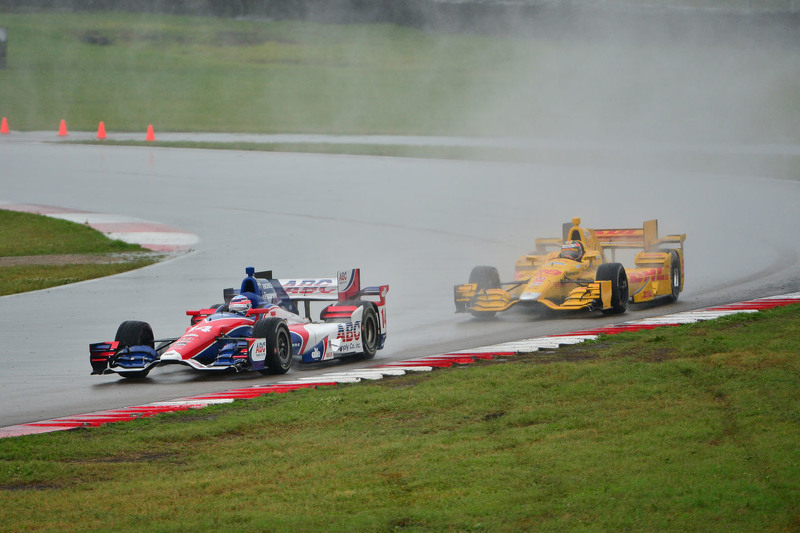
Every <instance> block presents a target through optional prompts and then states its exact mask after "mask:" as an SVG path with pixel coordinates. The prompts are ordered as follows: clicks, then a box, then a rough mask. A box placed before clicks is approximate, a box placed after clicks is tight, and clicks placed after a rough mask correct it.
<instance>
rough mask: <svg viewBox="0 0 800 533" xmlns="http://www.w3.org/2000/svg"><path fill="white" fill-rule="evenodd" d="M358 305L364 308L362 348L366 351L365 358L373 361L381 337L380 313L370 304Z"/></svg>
mask: <svg viewBox="0 0 800 533" xmlns="http://www.w3.org/2000/svg"><path fill="white" fill-rule="evenodd" d="M358 305H359V306H360V307H363V308H364V312H363V314H362V315H361V347H362V349H363V350H364V351H363V354H364V357H365V358H367V359H372V358H373V357H375V353H376V352H377V351H378V344H379V343H380V337H381V327H380V322H379V321H378V312H377V311H376V310H375V306H374V305H373V304H371V303H369V302H358Z"/></svg>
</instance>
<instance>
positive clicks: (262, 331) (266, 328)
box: [252, 317, 292, 374]
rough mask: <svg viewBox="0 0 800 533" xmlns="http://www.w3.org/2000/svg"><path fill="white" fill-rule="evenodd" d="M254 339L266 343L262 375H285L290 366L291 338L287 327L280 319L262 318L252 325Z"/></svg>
mask: <svg viewBox="0 0 800 533" xmlns="http://www.w3.org/2000/svg"><path fill="white" fill-rule="evenodd" d="M252 335H253V337H254V338H259V339H265V340H266V341H267V356H266V359H265V360H264V364H265V365H266V366H265V368H264V369H263V370H259V372H261V373H262V374H285V373H286V372H288V371H289V368H290V367H291V366H292V336H291V335H290V334H289V327H288V326H287V325H286V322H285V321H284V320H282V319H280V318H276V317H269V318H262V319H261V320H259V321H257V322H256V323H255V324H254V325H253V333H252Z"/></svg>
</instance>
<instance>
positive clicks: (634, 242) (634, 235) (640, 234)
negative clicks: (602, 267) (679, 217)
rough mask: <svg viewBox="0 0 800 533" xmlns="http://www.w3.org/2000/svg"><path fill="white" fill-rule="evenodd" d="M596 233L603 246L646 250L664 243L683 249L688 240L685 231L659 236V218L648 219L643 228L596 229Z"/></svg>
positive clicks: (599, 242)
mask: <svg viewBox="0 0 800 533" xmlns="http://www.w3.org/2000/svg"><path fill="white" fill-rule="evenodd" d="M594 234H595V236H596V237H597V242H598V244H600V245H601V246H602V247H603V248H638V249H642V250H645V251H650V250H654V249H656V248H658V247H660V246H663V245H668V246H669V245H678V246H677V247H679V248H680V249H681V250H683V241H685V240H686V234H685V233H682V234H680V235H667V236H666V237H661V238H659V236H658V220H647V221H645V222H644V224H643V225H642V227H641V228H621V229H596V230H594ZM670 247H672V248H674V247H675V246H670Z"/></svg>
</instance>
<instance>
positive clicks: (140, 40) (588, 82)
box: [0, 13, 800, 143]
mask: <svg viewBox="0 0 800 533" xmlns="http://www.w3.org/2000/svg"><path fill="white" fill-rule="evenodd" d="M0 24H2V25H3V26H6V27H7V28H8V42H9V45H8V65H9V66H8V68H7V69H6V70H3V71H0V82H1V83H2V86H3V92H2V94H1V95H0V114H2V115H3V116H7V117H8V118H9V122H10V126H11V128H12V130H13V129H18V130H53V131H55V130H56V129H57V128H58V124H59V120H60V119H62V118H63V119H66V120H67V122H68V126H69V128H70V129H74V130H82V131H96V130H97V126H98V123H99V121H101V120H102V121H104V122H105V124H106V127H107V129H108V130H109V131H111V132H113V131H132V132H143V131H145V129H146V127H147V125H148V124H153V125H154V127H155V129H156V131H157V132H158V131H162V132H166V131H191V132H195V131H197V132H199V131H211V132H260V133H276V132H277V133H287V132H299V133H352V134H365V133H383V134H423V135H426V134H428V135H430V134H433V135H439V134H445V135H530V136H533V137H536V138H551V137H552V138H566V139H586V138H589V139H599V140H602V141H606V140H609V139H610V138H614V137H615V136H619V137H620V138H622V139H629V140H642V139H651V138H652V139H655V140H659V139H661V140H663V139H669V140H680V141H681V142H692V141H703V142H717V141H720V142H725V141H744V142H754V143H775V142H777V143H783V142H798V141H800V129H799V128H798V127H797V124H798V123H800V97H798V94H800V91H799V90H798V89H800V75H798V72H800V52H799V51H798V50H797V48H796V47H792V46H779V45H776V44H774V43H770V41H769V39H763V40H761V41H756V44H750V45H748V46H741V47H738V46H728V47H726V46H721V45H712V44H709V45H698V46H693V45H691V44H688V43H682V42H678V43H673V44H668V43H663V42H650V43H648V42H642V43H635V44H631V43H626V42H617V41H614V40H608V41H597V42H593V41H588V40H585V39H567V38H565V39H563V40H548V39H545V38H535V37H532V38H513V37H505V38H504V37H500V36H491V37H489V36H479V35H452V34H435V33H426V32H422V31H419V30H415V29H411V28H403V27H397V26H391V25H320V24H311V23H302V22H265V21H241V20H223V19H215V18H212V17H177V16H156V15H142V14H126V13H114V14H102V13H100V14H98V13H80V14H67V13H57V14H53V13H50V14H48V13H44V14H0ZM732 31H735V29H732ZM87 36H91V37H98V36H99V37H103V38H106V39H108V40H109V42H110V43H111V44H109V45H107V46H101V45H98V44H90V43H89V42H87V39H86V38H87ZM747 42H748V43H752V42H753V41H747Z"/></svg>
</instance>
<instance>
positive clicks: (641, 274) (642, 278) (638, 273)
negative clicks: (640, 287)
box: [628, 268, 667, 283]
mask: <svg viewBox="0 0 800 533" xmlns="http://www.w3.org/2000/svg"><path fill="white" fill-rule="evenodd" d="M663 270H664V269H663V268H648V269H646V270H632V271H630V272H629V273H628V281H629V282H630V283H643V282H646V281H661V280H665V279H667V276H666V275H662V272H663Z"/></svg>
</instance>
